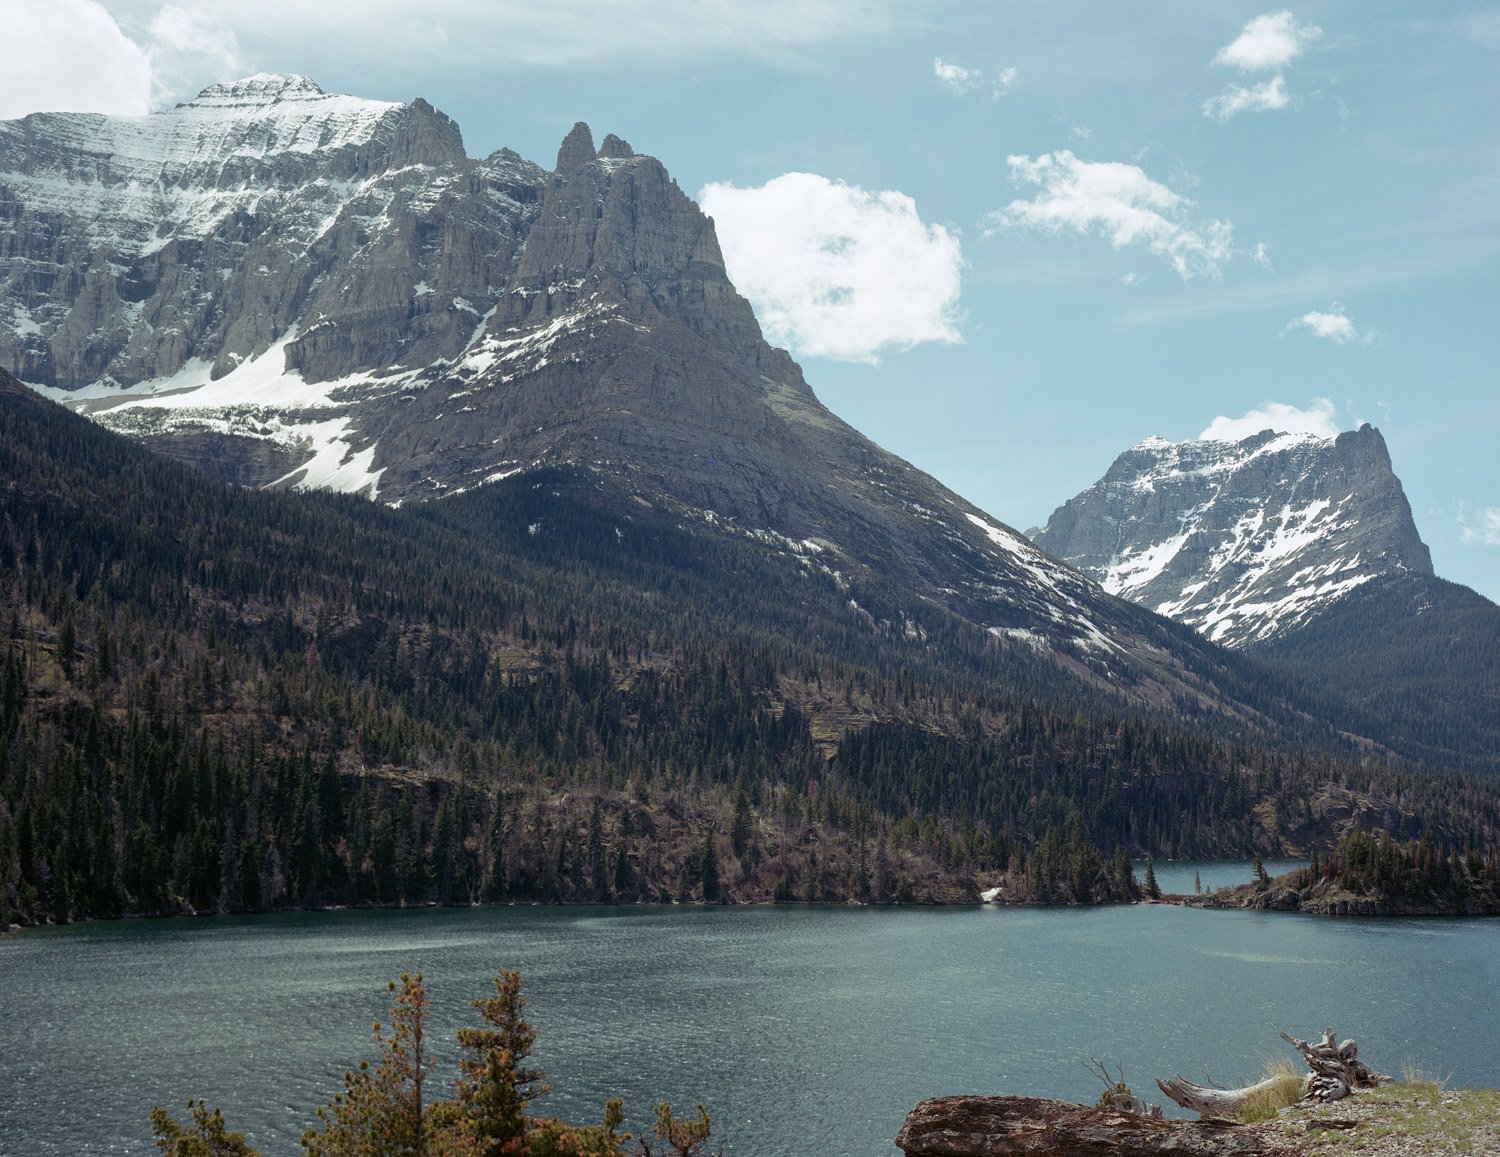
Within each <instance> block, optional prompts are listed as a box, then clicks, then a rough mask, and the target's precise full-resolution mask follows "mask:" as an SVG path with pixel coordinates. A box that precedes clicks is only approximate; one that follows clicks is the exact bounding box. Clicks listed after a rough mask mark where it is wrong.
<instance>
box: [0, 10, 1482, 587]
mask: <svg viewBox="0 0 1500 1157" xmlns="http://www.w3.org/2000/svg"><path fill="white" fill-rule="evenodd" d="M0 26H4V27H6V28H7V38H8V39H9V40H10V41H11V50H10V52H9V53H8V54H7V68H6V70H5V72H4V74H0V117H5V118H8V117H16V116H21V115H24V114H25V113H27V112H31V111H38V110H42V109H62V108H70V109H77V110H83V111H101V112H116V113H125V114H132V115H138V114H144V113H147V112H149V111H150V110H152V109H156V108H162V107H170V105H171V104H173V103H175V102H176V101H179V100H186V99H190V98H191V97H192V96H193V95H194V94H195V93H196V92H197V91H198V90H199V89H201V88H202V87H204V86H205V85H207V84H210V83H213V82H216V81H221V80H229V79H233V78H235V77H237V76H243V75H249V74H251V73H254V72H258V71H272V72H292V73H302V74H305V75H307V76H311V77H312V78H313V79H315V80H316V81H317V82H318V83H319V84H320V85H321V86H322V87H323V89H324V90H325V91H328V92H348V93H353V94H356V95H359V96H366V97H372V98H378V99H383V100H410V99H412V98H414V97H417V96H422V97H425V98H426V99H428V100H429V101H431V102H432V103H433V104H435V105H436V106H437V107H438V108H440V109H442V110H443V111H444V112H446V113H448V114H449V115H450V116H452V117H453V118H454V119H455V120H457V121H458V123H459V125H460V126H461V127H462V129H463V133H464V140H465V144H466V146H467V148H468V151H469V153H470V155H471V156H483V155H485V154H487V153H489V152H491V151H493V150H495V149H498V148H501V147H509V148H512V149H515V150H516V151H517V152H519V153H521V154H522V155H523V156H525V157H528V158H530V159H532V160H534V161H537V162H538V163H540V164H542V165H544V166H545V167H549V168H550V167H551V165H552V163H553V160H554V158H555V156H556V150H557V145H558V143H559V142H560V141H561V139H562V137H563V135H564V134H565V133H566V132H567V130H568V129H569V128H570V127H571V125H572V124H573V123H574V122H575V121H578V120H584V121H587V122H589V124H590V125H591V126H592V127H593V130H594V135H595V139H596V140H602V138H603V136H604V134H605V133H608V132H613V133H616V134H618V135H619V136H622V137H624V138H625V139H626V140H628V141H630V142H631V144H632V145H633V146H634V147H635V149H636V150H637V151H638V152H645V153H650V154H652V155H654V156H656V157H659V158H660V159H661V160H662V161H663V163H664V164H665V165H666V166H667V168H668V170H669V171H670V172H671V173H672V175H673V176H674V177H675V178H676V180H677V181H678V183H679V184H680V185H681V186H682V188H683V189H684V190H686V191H687V192H688V193H689V194H690V195H692V196H694V197H696V198H697V199H698V200H699V202H700V203H701V204H703V205H704V206H705V208H706V210H707V211H708V212H709V213H710V214H711V215H712V216H713V217H714V219H715V222H716V225H717V227H718V231H719V236H720V240H721V244H722V246H723V248H724V251H725V259H726V263H727V265H728V267H729V272H730V275H731V277H732V278H733V279H734V281H735V283H736V285H737V286H738V287H739V288H740V290H741V292H743V293H744V294H745V295H746V296H747V297H749V298H750V300H751V301H752V303H753V304H754V305H755V308H756V313H757V316H758V317H759V318H760V321H761V324H762V326H763V328H765V330H766V332H767V335H768V336H769V337H770V338H771V340H773V341H774V342H775V343H776V344H778V345H784V346H786V347H788V348H789V349H790V350H791V351H792V353H793V354H794V356H796V357H797V359H798V360H799V362H800V363H801V364H802V366H803V368H804V370H805V371H806V375H807V379H808V382H809V384H810V385H811V386H812V387H813V389H814V391H815V392H816V393H817V394H818V396H819V397H820V398H821V399H822V400H823V402H824V403H825V404H827V405H828V406H829V407H830V408H831V409H833V410H834V411H835V412H836V413H838V414H839V415H840V416H841V417H843V418H844V419H845V420H847V421H848V422H850V423H851V424H852V425H854V426H855V427H856V428H858V429H859V430H861V431H862V432H864V433H865V434H867V435H868V436H870V437H871V438H873V439H874V440H875V441H877V442H879V443H880V444H881V445H883V446H885V447H886V448H887V449H889V450H891V451H893V452H895V453H897V454H899V455H901V456H902V457H904V458H906V459H908V460H909V461H911V462H913V463H914V464H916V465H917V466H919V467H921V468H922V469H924V470H926V471H927V472H929V473H931V474H933V475H934V476H936V477H937V478H938V479H940V480H941V481H942V482H944V483H945V484H947V485H948V486H950V487H951V488H953V489H954V490H956V491H958V492H959V493H960V494H962V495H963V496H964V497H966V498H968V499H969V500H971V501H973V502H975V503H977V504H978V505H979V506H981V507H983V508H984V509H986V510H988V511H989V512H991V513H992V514H994V515H995V516H996V517H998V518H1000V519H1003V520H1004V521H1005V522H1007V523H1009V524H1011V525H1013V526H1016V527H1018V528H1021V529H1026V528H1028V527H1031V526H1035V525H1040V524H1042V523H1044V522H1045V521H1046V519H1047V517H1048V516H1049V515H1050V513H1051V512H1052V510H1053V509H1054V508H1055V507H1056V506H1058V505H1059V504H1061V503H1062V502H1063V501H1064V500H1066V499H1067V498H1069V497H1071V496H1072V495H1074V494H1076V493H1077V492H1078V491H1080V490H1082V489H1083V488H1084V487H1086V486H1088V485H1089V484H1090V483H1092V482H1094V481H1095V480H1097V479H1098V478H1099V477H1100V476H1101V475H1102V474H1103V473H1104V471H1105V470H1106V469H1107V468H1108V467H1109V464H1110V463H1111V462H1112V461H1113V459H1114V458H1115V456H1116V455H1118V454H1119V453H1120V452H1121V451H1123V450H1125V449H1126V448H1128V447H1129V446H1132V445H1134V444H1135V443H1137V442H1139V441H1141V440H1142V439H1144V438H1146V437H1148V436H1150V435H1153V434H1155V435H1160V436H1162V437H1166V438H1171V439H1173V440H1180V439H1185V438H1196V437H1200V436H1203V435H1205V434H1211V435H1212V436H1216V437H1229V436H1241V435H1243V434H1248V433H1252V432H1255V431H1256V430H1258V429H1261V428H1264V427H1266V426H1271V427H1274V428H1277V429H1298V430H1308V431H1311V432H1315V433H1320V434H1324V435H1328V434H1331V433H1333V432H1335V431H1337V430H1347V429H1353V428H1355V427H1356V426H1358V425H1359V424H1360V423H1361V422H1370V423H1372V424H1373V425H1375V426H1377V427H1379V429H1380V430H1381V431H1382V433H1383V434H1384V435H1385V438H1386V441H1387V444H1388V445H1389V447H1390V452H1391V457H1392V461H1393V465H1394V467H1395V470H1396V473H1397V475H1398V476H1399V477H1400V478H1401V480H1402V482H1403V484H1404V486H1405V488H1406V492H1407V495H1408V497H1409V498H1410V500H1411V504H1412V508H1413V512H1414V514H1415V517H1416V521H1417V526H1418V529H1419V530H1420V531H1421V534H1422V537H1423V539H1424V540H1425V541H1426V542H1427V543H1428V545H1429V546H1430V547H1431V549H1432V554H1433V562H1434V566H1435V568H1436V570H1437V573H1438V574H1439V575H1441V576H1443V577H1445V578H1449V579H1453V580H1455V581H1458V582H1462V583H1464V584H1466V585H1469V586H1472V587H1473V588H1475V589H1476V590H1478V591H1480V592H1481V593H1482V594H1485V595H1487V596H1488V597H1490V598H1491V599H1496V600H1500V452H1497V446H1496V442H1497V438H1500V356H1497V355H1500V324H1497V313H1500V5H1496V4H1483V3H1465V2H1463V0H1453V2H1445V3H1443V4H1440V5H1424V4H1414V3H1388V2H1382V0H1363V2H1361V3H1357V4H1356V3H1350V2H1348V0H1345V2H1343V3H1332V2H1323V3H1305V4H1303V3H1298V4H1295V5H1294V6H1292V7H1288V8H1282V7H1279V6H1276V5H1275V4H1265V3H1239V2H1236V0H1222V2H1220V3H1215V4H1204V3H1202V2H1201V0H1158V2H1156V3H1153V4H1150V5H1135V4H1120V3H1105V2H1102V0H1100V2H1083V0H1076V2H1070V0H986V2H985V3H982V4H976V3H973V2H972V0H952V2H950V0H904V2H897V0H820V2H819V3H818V4H816V5H808V4H805V3H803V2H802V0H633V2H632V3H629V4H627V3H623V2H620V0H550V2H549V3H547V4H538V3H536V2H535V0H526V2H524V3H519V2H512V0H430V2H427V3H420V2H416V0H319V2H318V3H316V4H309V3H305V2H304V0H256V2H255V3H225V2H224V0H179V2H176V3H162V2H161V0H0Z"/></svg>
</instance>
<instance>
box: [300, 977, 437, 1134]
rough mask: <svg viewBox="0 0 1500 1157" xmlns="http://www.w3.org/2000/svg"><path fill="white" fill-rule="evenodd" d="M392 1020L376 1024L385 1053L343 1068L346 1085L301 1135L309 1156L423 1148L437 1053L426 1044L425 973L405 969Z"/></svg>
mask: <svg viewBox="0 0 1500 1157" xmlns="http://www.w3.org/2000/svg"><path fill="white" fill-rule="evenodd" d="M389 989H390V991H391V992H393V993H395V999H394V1002H393V1003H392V1004H391V1010H390V1022H389V1025H388V1027H386V1028H384V1029H383V1028H382V1027H381V1025H380V1024H378V1023H377V1024H376V1025H375V1028H374V1034H375V1043H376V1045H377V1046H378V1047H379V1053H380V1059H379V1060H378V1061H377V1063H376V1064H375V1066H374V1067H373V1068H372V1067H371V1066H370V1063H369V1062H368V1061H361V1062H360V1065H359V1068H358V1069H357V1070H354V1071H351V1072H348V1073H345V1074H344V1091H343V1092H342V1093H339V1094H337V1095H336V1096H335V1097H334V1098H333V1100H332V1101H331V1102H330V1103H329V1104H328V1105H326V1106H325V1107H323V1108H321V1109H319V1110H318V1119H319V1120H320V1121H321V1122H322V1125H321V1127H319V1128H314V1129H309V1130H308V1131H307V1132H306V1133H304V1134H303V1135H302V1148H303V1149H304V1150H305V1151H306V1152H307V1153H308V1154H309V1157H365V1155H369V1157H385V1155H390V1157H396V1155H398V1154H399V1155H403V1157H404V1155H407V1154H413V1155H418V1157H420V1154H422V1152H423V1144H422V1117H423V1109H422V1085H423V1082H424V1081H425V1080H426V1077H427V1073H428V1070H429V1069H430V1068H431V1067H432V1059H431V1058H430V1057H429V1056H428V1055H427V1053H426V1050H425V1048H424V1044H423V1030H424V1027H425V1020H426V1016H427V992H426V989H424V988H423V986H422V976H421V974H420V973H418V974H417V975H416V976H412V975H410V974H408V973H404V972H403V973H402V974H401V983H400V986H399V987H398V986H397V985H396V983H395V982H392V983H391V984H390V985H389Z"/></svg>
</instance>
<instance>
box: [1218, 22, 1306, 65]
mask: <svg viewBox="0 0 1500 1157" xmlns="http://www.w3.org/2000/svg"><path fill="white" fill-rule="evenodd" d="M1322 35H1323V30H1322V29H1321V28H1319V27H1318V26H1317V25H1316V24H1298V23H1297V18H1296V17H1295V16H1293V15H1292V14H1291V13H1290V12H1286V11H1282V12H1272V13H1267V14H1266V15H1265V16H1257V17H1255V19H1253V20H1251V21H1249V22H1248V23H1247V24H1246V25H1245V27H1244V29H1243V30H1242V31H1241V32H1240V34H1239V35H1238V36H1237V37H1235V39H1234V40H1233V41H1232V42H1231V43H1229V44H1226V45H1225V46H1224V47H1223V48H1221V49H1219V51H1218V53H1217V55H1215V56H1214V59H1213V62H1214V63H1215V64H1221V65H1225V66H1227V67H1229V68H1237V69H1239V70H1240V71H1241V72H1270V71H1272V70H1273V69H1280V68H1285V67H1286V66H1287V65H1289V64H1291V63H1292V61H1294V60H1296V59H1297V57H1299V56H1301V55H1302V53H1303V52H1304V51H1305V50H1306V48H1307V46H1308V45H1310V44H1312V43H1313V42H1314V41H1316V40H1318V39H1319V38H1320V37H1321V36H1322Z"/></svg>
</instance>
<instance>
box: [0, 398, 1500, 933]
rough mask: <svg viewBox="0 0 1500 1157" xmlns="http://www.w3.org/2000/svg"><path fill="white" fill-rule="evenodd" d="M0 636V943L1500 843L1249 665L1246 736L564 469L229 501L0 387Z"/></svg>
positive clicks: (1483, 820)
mask: <svg viewBox="0 0 1500 1157" xmlns="http://www.w3.org/2000/svg"><path fill="white" fill-rule="evenodd" d="M0 632H3V633H0V924H3V923H8V922H13V921H34V920H42V919H54V920H68V919H75V918H79V917H84V916H91V915H117V914H121V913H126V912H175V911H199V912H202V911H214V910H244V911H259V910H266V909H273V908H278V907H286V906H299V905H317V904H328V903H408V904H412V903H423V902H441V903H468V902H471V901H475V900H479V901H495V902H498V901H506V900H512V899H517V900H543V901H614V900H619V901H633V900H637V899H646V900H671V899H708V900H715V899H726V900H771V899H777V900H814V901H818V900H822V901H838V902H846V901H876V902H880V901H887V900H932V899H936V900H953V899H971V898H972V897H973V895H974V893H975V890H976V888H977V887H978V886H980V885H984V886H988V884H989V883H990V882H993V881H994V880H995V879H997V878H998V877H999V876H1000V875H1001V874H1002V873H1009V876H1010V878H1011V879H1012V880H1013V881H1014V882H1015V885H1016V889H1017V894H1021V895H1030V896H1036V897H1045V898H1048V899H1051V900H1057V901H1067V900H1074V899H1094V900H1098V899H1113V898H1121V897H1122V896H1123V895H1125V894H1128V889H1129V881H1128V875H1127V877H1126V878H1122V877H1121V873H1120V871H1119V860H1118V857H1116V856H1115V855H1114V853H1115V852H1117V851H1125V852H1130V853H1136V854H1139V853H1147V852H1149V853H1152V854H1154V855H1157V856H1168V855H1213V854H1231V853H1248V852H1250V851H1252V850H1262V851H1265V852H1282V851H1288V850H1294V849H1301V848H1305V847H1308V846H1311V845H1313V844H1316V843H1320V842H1321V843H1323V844H1324V845H1325V846H1329V845H1331V844H1332V842H1333V841H1334V840H1335V839H1337V838H1338V837H1339V836H1341V835H1343V834H1345V833H1346V832H1347V831H1348V830H1350V829H1351V828H1354V827H1359V828H1372V829H1373V828H1375V827H1381V828H1385V829H1388V830H1391V831H1394V832H1396V833H1398V834H1399V835H1401V836H1403V837H1417V836H1420V835H1423V834H1426V835H1428V836H1429V837H1430V838H1431V839H1433V840H1435V841H1437V842H1438V843H1439V844H1453V845H1455V846H1457V845H1462V844H1465V843H1467V844H1470V845H1480V844H1484V843H1486V842H1487V841H1489V840H1492V839H1494V838H1495V837H1496V836H1497V834H1500V805H1497V798H1500V797H1497V793H1496V791H1495V790H1494V788H1493V787H1492V786H1489V785H1487V784H1486V783H1484V782H1483V781H1478V780H1469V779H1461V778H1457V777H1453V776H1448V775H1443V774H1438V773H1428V774H1421V775H1418V774H1415V773H1414V772H1412V771H1410V770H1408V769H1405V768H1403V767H1402V766H1400V765H1399V764H1397V763H1396V762H1395V761H1393V760H1390V759H1386V758H1383V757H1379V756H1376V755H1373V754H1370V753H1369V750H1370V749H1368V747H1367V748H1366V753H1365V754H1363V755H1361V754H1360V746H1359V745H1358V744H1353V743H1351V742H1349V741H1347V740H1340V739H1338V738H1336V735H1335V731H1334V729H1333V728H1331V727H1329V726H1327V725H1325V724H1320V723H1317V722H1316V721H1310V720H1309V718H1308V717H1307V716H1306V715H1305V713H1303V712H1301V711H1300V710H1299V709H1298V708H1297V707H1296V705H1295V704H1292V703H1289V702H1287V701H1285V699H1284V697H1283V696H1282V694H1281V692H1280V691H1279V690H1278V689H1277V688H1278V685H1277V683H1276V681H1275V680H1274V679H1272V678H1271V677H1269V676H1267V675H1266V674H1265V673H1264V672H1263V671H1261V670H1260V669H1259V668H1257V667H1255V666H1254V665H1253V664H1249V663H1247V664H1245V665H1244V667H1243V669H1242V674H1241V676H1240V678H1241V680H1242V685H1243V686H1244V687H1245V688H1246V689H1247V693H1248V692H1250V691H1253V692H1254V693H1255V694H1256V695H1258V696H1259V697H1260V698H1261V700H1262V702H1263V705H1264V711H1263V712H1260V713H1257V712H1256V711H1254V710H1249V709H1246V708H1244V707H1243V705H1239V706H1236V705H1232V704H1231V705H1228V706H1226V709H1225V710H1224V711H1223V712H1222V713H1218V712H1212V711H1208V710H1201V709H1200V711H1199V713H1198V714H1197V716H1196V717H1195V718H1193V719H1191V720H1188V721H1179V720H1175V719H1173V718H1172V717H1171V716H1170V714H1169V709H1168V708H1167V707H1165V706H1164V707H1162V708H1160V709H1158V710H1157V711H1156V713H1155V714H1150V713H1147V712H1146V711H1145V710H1144V709H1140V708H1131V707H1128V706H1127V705H1126V703H1125V701H1124V700H1116V699H1115V698H1113V697H1111V696H1108V695H1107V694H1106V693H1104V692H1100V691H1098V690H1090V689H1088V688H1087V685H1086V684H1085V683H1083V682H1081V681H1080V680H1078V679H1077V678H1075V677H1074V675H1073V674H1071V673H1069V672H1068V671H1067V670H1066V669H1064V668H1062V667H1060V666H1058V665H1057V664H1056V663H1054V661H1053V660H1052V659H1050V658H1049V657H1048V656H1047V655H1046V654H1038V653H1034V652H1033V651H1032V650H1031V649H1029V648H1028V647H1027V646H1026V645H1024V643H1020V642H1008V641H1003V640H1001V639H998V638H996V637H995V636H993V635H990V634H987V633H985V632H982V631H979V630H978V629H976V628H974V627H973V626H972V625H970V624H967V623H965V622H964V621H962V620H960V619H958V618H957V617H956V616H953V615H951V614H949V613H947V612H944V611H941V610H937V609H935V608H932V607H930V606H913V605H909V604H907V603H903V602H901V600H900V599H899V597H898V596H896V595H894V594H891V593H889V592H887V591H885V590H883V589H881V588H879V587H878V586H870V585H868V584H867V585H861V586H855V585H853V584H851V583H850V581H849V580H848V579H846V578H845V577H844V576H842V575H840V574H839V573H837V571H836V570H832V569H831V568H827V567H824V566H822V565H820V563H819V560H818V559H817V557H816V555H807V554H791V553H788V554H778V553H775V552H768V551H766V550H764V549H763V546H762V544H760V543H757V542H753V541H749V540H746V539H744V538H742V537H736V536H734V535H730V534H726V533H725V532H724V531H723V530H722V529H721V528H718V527H715V526H713V525H712V524H709V523H707V522H705V521H704V520H702V519H701V518H699V519H697V520H691V521H690V520H688V519H686V518H685V517H683V516H682V515H681V514H680V512H675V511H672V510H666V509H662V508H657V507H650V506H647V505H644V504H642V503H641V502H639V501H637V500H634V499H632V498H630V497H628V496H626V495H623V494H620V493H618V492H616V491H615V490H613V489H612V488H611V484H609V483H607V482H605V481H603V480H601V479H599V478H597V477H595V476H592V475H590V474H588V473H586V472H582V471H573V470H557V471H551V472H544V473H533V474H529V475H525V476H523V477H518V478H515V479H511V480H508V481H506V482H504V483H499V484H496V485H492V486H488V487H484V488H482V489H480V490H478V491H475V492H473V493H471V494H465V495H461V496H458V497H456V498H452V499H448V500H445V501H444V502H442V503H438V504H432V505H430V506H428V507H425V508H420V509H417V510H407V509H399V510H392V509H388V508H383V507H379V506H376V505H374V504H372V503H369V502H366V501H364V500H361V499H355V498H341V497H337V496H329V495H321V494H272V493H259V492H251V491H246V490H241V489H237V488H234V487H231V486H227V485H224V484H221V483H218V482H214V481H212V480H209V479H207V478H205V477H204V476H202V475H200V474H198V473H196V472H195V471H193V470H191V469H189V468H187V467H184V466H180V465H176V464H173V463H170V462H166V461H163V460H161V459H159V458H156V457H154V456H152V455H151V454H149V453H148V452H146V451H144V450H143V449H141V448H139V447H137V446H134V445H131V444H128V443H126V442H124V441H122V440H120V439H118V438H116V437H114V436H113V435H110V434H107V433H105V432H103V431H101V430H99V429H97V428H95V427H93V426H91V425H89V424H88V423H87V422H85V421H83V420H82V419H79V418H76V417H74V416H72V415H70V414H68V413H66V412H65V411H63V410H61V409H60V408H58V407H55V406H53V405H51V404H50V403H47V402H44V401H42V400H40V399H39V398H37V397H35V396H34V395H32V394H30V393H29V392H28V391H26V390H25V389H24V388H23V387H20V386H19V385H16V384H15V383H14V382H12V381H0ZM1231 708H1233V709H1231ZM1294 739H1295V740H1296V741H1297V743H1296V745H1294V744H1293V742H1292V741H1293V740H1294Z"/></svg>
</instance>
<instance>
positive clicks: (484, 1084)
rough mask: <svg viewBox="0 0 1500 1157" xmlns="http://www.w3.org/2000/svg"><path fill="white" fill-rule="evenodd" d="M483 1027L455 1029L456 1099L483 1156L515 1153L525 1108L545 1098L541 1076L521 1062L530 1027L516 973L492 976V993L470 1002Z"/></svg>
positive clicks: (532, 1040)
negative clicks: (458, 1054) (458, 1049)
mask: <svg viewBox="0 0 1500 1157" xmlns="http://www.w3.org/2000/svg"><path fill="white" fill-rule="evenodd" d="M472 1003H473V1005H474V1008H475V1009H477V1010H478V1012H479V1016H480V1019H481V1020H483V1021H484V1023H485V1025H486V1026H488V1027H485V1028H463V1029H459V1030H458V1043H459V1045H460V1046H462V1048H463V1050H464V1055H463V1056H462V1057H460V1058H459V1062H458V1067H459V1080H458V1101H459V1104H460V1105H461V1106H462V1107H463V1110H464V1113H465V1116H466V1117H467V1119H468V1120H469V1122H470V1123H471V1125H472V1128H473V1131H474V1134H475V1135H476V1136H477V1137H478V1138H479V1139H480V1141H481V1143H482V1144H483V1145H484V1149H483V1150H482V1152H484V1153H485V1154H486V1155H487V1157H501V1155H503V1154H509V1153H515V1152H517V1151H518V1150H517V1145H518V1143H519V1142H520V1140H521V1139H522V1138H523V1137H524V1136H525V1133H526V1106H527V1105H528V1104H530V1103H531V1102H532V1101H534V1100H536V1099H537V1098H538V1097H542V1096H545V1095H546V1094H547V1093H548V1091H550V1089H551V1086H550V1085H548V1084H547V1083H546V1078H547V1074H546V1073H545V1072H543V1071H542V1070H541V1069H539V1068H534V1067H532V1066H530V1065H527V1064H526V1060H527V1058H528V1057H530V1056H531V1050H532V1048H533V1047H534V1046H535V1045H536V1029H534V1028H532V1027H531V1024H530V1022H529V1021H527V1019H526V1017H525V1015H524V1013H525V1009H526V997H525V996H523V995H522V994H521V974H520V973H519V972H516V971H513V970H510V969H505V968H502V969H500V970H498V971H497V972H496V973H495V995H494V996H492V997H488V998H485V999H482V1000H475V1001H473V1002H472Z"/></svg>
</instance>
